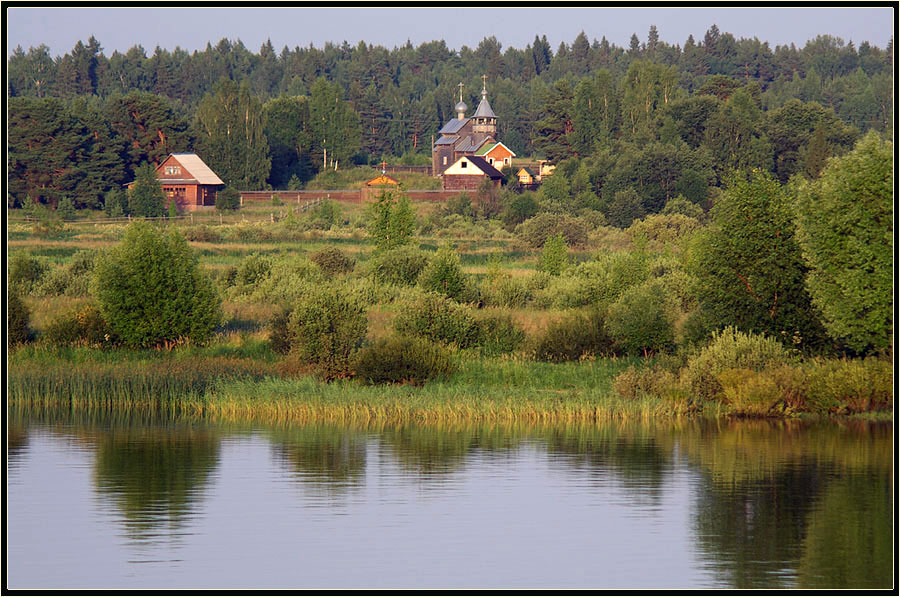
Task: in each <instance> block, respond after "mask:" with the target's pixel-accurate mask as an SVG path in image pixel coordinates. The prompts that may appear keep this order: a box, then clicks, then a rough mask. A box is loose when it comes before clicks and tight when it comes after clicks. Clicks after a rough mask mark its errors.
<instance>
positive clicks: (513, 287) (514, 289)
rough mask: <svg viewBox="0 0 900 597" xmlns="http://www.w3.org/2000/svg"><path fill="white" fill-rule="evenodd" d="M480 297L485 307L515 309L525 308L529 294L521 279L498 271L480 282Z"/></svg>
mask: <svg viewBox="0 0 900 597" xmlns="http://www.w3.org/2000/svg"><path fill="white" fill-rule="evenodd" d="M480 296H481V298H482V300H483V301H484V303H485V304H486V305H491V306H494V307H513V308H515V307H524V306H525V303H526V302H527V301H528V300H529V298H530V292H529V290H528V288H527V287H526V284H525V281H524V280H523V279H521V278H515V277H513V276H512V275H510V274H509V273H507V272H503V271H500V270H499V269H498V270H496V271H491V272H489V274H488V277H487V278H485V279H484V280H483V281H482V283H481V288H480Z"/></svg>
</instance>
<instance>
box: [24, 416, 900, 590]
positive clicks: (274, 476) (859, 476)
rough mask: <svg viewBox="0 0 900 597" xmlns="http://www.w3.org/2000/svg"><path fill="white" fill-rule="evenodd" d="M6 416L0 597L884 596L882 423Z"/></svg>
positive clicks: (886, 470) (889, 577) (887, 452)
mask: <svg viewBox="0 0 900 597" xmlns="http://www.w3.org/2000/svg"><path fill="white" fill-rule="evenodd" d="M7 417H8V418H7V422H8V445H7V455H8V470H7V490H8V492H7V498H8V499H7V508H8V510H7V519H6V533H7V546H8V552H7V558H8V559H7V572H8V574H7V582H8V585H7V587H8V588H9V589H14V590H25V589H35V590H42V589H43V590H47V589H69V590H73V589H89V590H96V589H111V590H125V589H134V590H188V589H211V590H228V589H232V590H253V589H288V590H291V589H293V590H301V589H344V590H354V589H356V590H364V589H386V590H392V589H423V590H424V589H442V588H446V589H476V590H477V589H484V590H487V589H519V590H524V589H547V590H550V589H620V590H621V589H635V590H658V589H704V588H712V589H715V588H760V589H762V588H765V589H783V588H816V589H821V588H836V589H837V588H882V589H890V588H891V587H892V584H893V551H892V550H893V547H894V545H893V542H894V520H893V513H894V506H893V497H892V495H893V493H892V492H893V485H894V476H893V470H894V469H893V426H892V424H890V423H866V422H860V421H850V422H848V421H845V422H841V423H835V422H817V423H802V422H775V423H772V422H761V421H734V422H726V421H719V422H687V423H679V424H657V425H653V426H648V425H642V424H616V425H604V426H584V425H577V426H575V425H573V426H568V427H567V426H524V425H523V426H477V425H473V426H455V427H453V426H451V427H435V426H427V427H418V426H399V427H398V426H389V425H384V426H377V425H372V426H368V427H341V426H334V425H309V426H280V427H275V426H272V427H265V426H250V425H246V426H235V425H214V424H208V423H204V422H202V421H179V420H171V419H167V418H166V417H164V416H161V415H151V414H144V415H140V416H131V417H129V416H123V415H112V414H108V413H107V414H104V413H97V412H93V413H77V414H71V413H68V412H46V411H44V412H38V413H35V412H20V411H16V410H13V409H8V411H7Z"/></svg>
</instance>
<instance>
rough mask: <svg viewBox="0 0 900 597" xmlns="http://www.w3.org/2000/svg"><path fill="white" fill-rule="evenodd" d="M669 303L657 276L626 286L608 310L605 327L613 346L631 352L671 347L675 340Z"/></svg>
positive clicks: (668, 298) (652, 350)
mask: <svg viewBox="0 0 900 597" xmlns="http://www.w3.org/2000/svg"><path fill="white" fill-rule="evenodd" d="M670 303H671V298H670V297H669V296H668V294H667V293H666V290H665V288H664V287H663V285H662V284H661V283H660V282H658V281H656V280H651V281H650V282H647V283H644V284H642V285H640V286H633V287H631V288H629V289H628V290H626V291H625V292H624V293H623V294H622V296H621V297H620V298H619V299H618V300H617V301H616V302H614V303H613V304H612V305H610V307H609V313H608V314H607V328H608V330H609V335H610V336H611V337H612V339H613V340H614V341H615V343H616V346H617V347H620V348H621V350H622V352H624V353H626V354H632V355H640V354H644V355H646V354H647V353H650V352H660V351H667V350H670V349H671V348H672V347H673V346H674V343H675V332H674V325H673V321H672V319H673V316H672V308H671V306H670Z"/></svg>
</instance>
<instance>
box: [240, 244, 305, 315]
mask: <svg viewBox="0 0 900 597" xmlns="http://www.w3.org/2000/svg"><path fill="white" fill-rule="evenodd" d="M322 281H323V278H322V270H321V269H319V267H318V266H316V265H315V264H313V263H312V262H311V261H310V260H309V259H307V258H306V257H303V256H299V255H285V256H283V257H279V258H277V259H275V260H273V261H272V262H271V266H270V268H269V275H268V276H265V277H260V278H257V281H256V282H255V283H254V284H253V285H252V286H248V287H245V288H244V289H243V290H241V291H240V292H241V294H244V295H245V296H246V298H247V299H248V300H250V301H253V302H262V303H275V304H281V303H287V304H293V303H296V302H298V301H300V300H302V299H303V297H305V296H306V295H307V294H309V293H310V292H312V291H314V290H315V289H316V288H317V287H319V286H320V285H321V283H322ZM237 288H239V290H240V287H237Z"/></svg>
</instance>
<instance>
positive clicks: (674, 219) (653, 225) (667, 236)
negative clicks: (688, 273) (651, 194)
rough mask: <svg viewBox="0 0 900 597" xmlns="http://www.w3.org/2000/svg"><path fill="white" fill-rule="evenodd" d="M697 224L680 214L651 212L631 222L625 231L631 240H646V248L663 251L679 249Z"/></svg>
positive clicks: (636, 241) (697, 226) (692, 219)
mask: <svg viewBox="0 0 900 597" xmlns="http://www.w3.org/2000/svg"><path fill="white" fill-rule="evenodd" d="M699 226H700V225H699V223H698V222H697V220H695V219H694V218H689V217H688V216H685V215H682V214H671V215H662V214H651V215H649V216H647V217H645V218H643V219H641V220H635V221H634V222H632V223H631V226H629V227H628V229H627V230H626V232H627V233H628V236H629V238H631V240H632V242H635V243H638V242H644V241H646V242H647V248H648V249H650V250H653V251H664V250H666V249H680V248H681V245H682V243H683V242H684V240H685V239H686V238H687V237H688V236H690V235H691V234H692V233H693V232H694V231H695V230H697V228H699Z"/></svg>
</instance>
